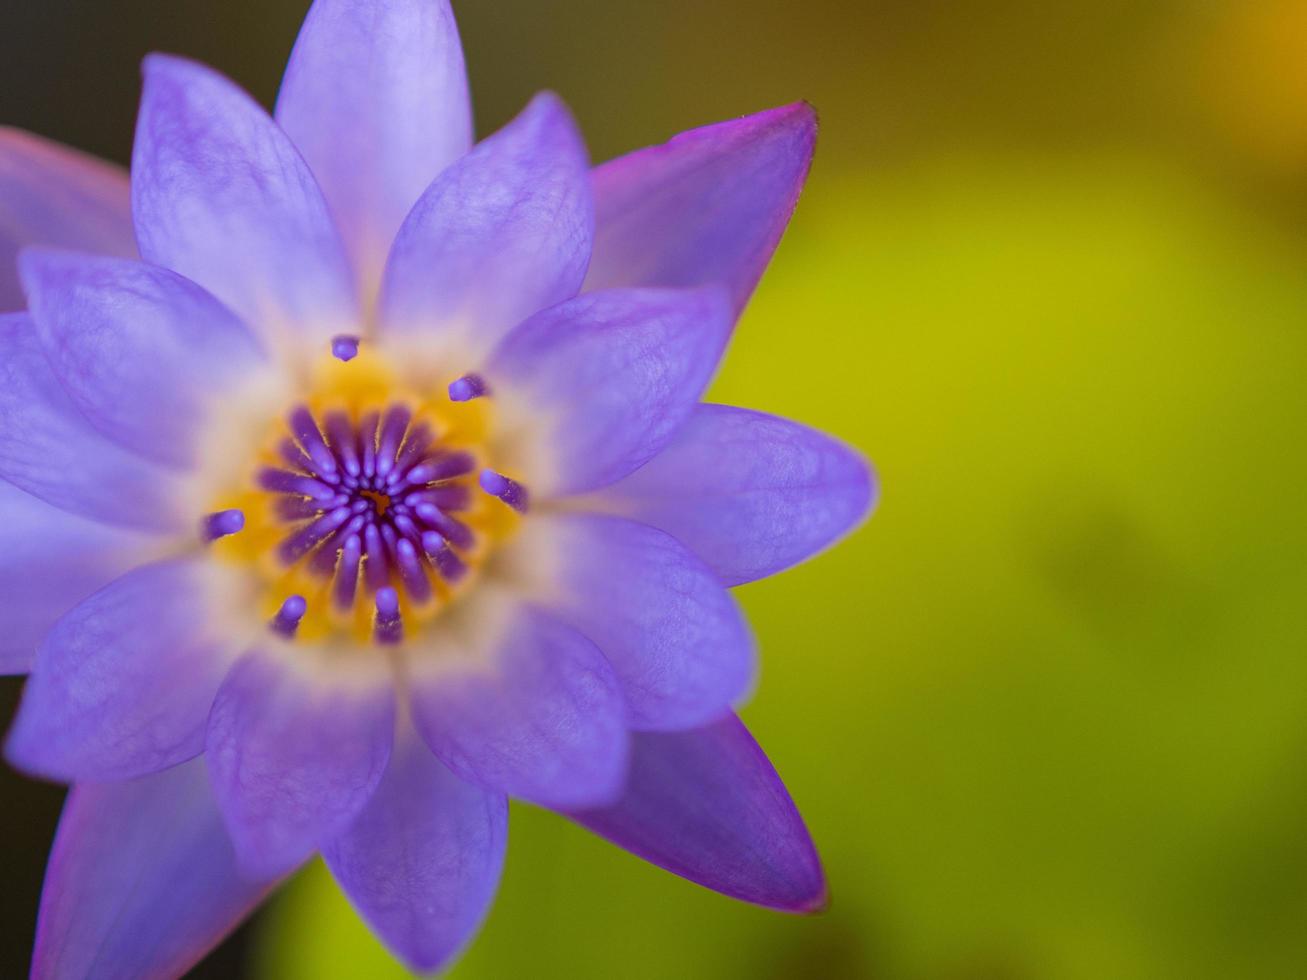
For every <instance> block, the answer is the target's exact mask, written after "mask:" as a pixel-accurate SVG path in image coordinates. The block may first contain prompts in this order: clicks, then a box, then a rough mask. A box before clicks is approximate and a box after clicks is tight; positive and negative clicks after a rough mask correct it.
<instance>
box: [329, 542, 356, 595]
mask: <svg viewBox="0 0 1307 980" xmlns="http://www.w3.org/2000/svg"><path fill="white" fill-rule="evenodd" d="M362 560H363V542H362V540H360V538H359V536H358V535H357V534H351V535H350V536H349V537H348V538H346V539H345V547H344V548H342V549H341V552H340V564H339V565H337V566H336V585H335V588H334V589H333V590H332V599H333V601H334V602H335V603H336V608H337V609H341V610H349V609H352V608H353V607H354V596H355V594H356V593H357V591H358V584H359V563H360V562H361V561H362Z"/></svg>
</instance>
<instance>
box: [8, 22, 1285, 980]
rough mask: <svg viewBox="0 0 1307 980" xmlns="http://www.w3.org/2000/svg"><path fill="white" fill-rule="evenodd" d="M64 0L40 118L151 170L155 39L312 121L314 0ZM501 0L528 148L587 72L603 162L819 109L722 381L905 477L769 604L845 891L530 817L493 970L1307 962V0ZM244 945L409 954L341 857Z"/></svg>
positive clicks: (1109, 968)
mask: <svg viewBox="0 0 1307 980" xmlns="http://www.w3.org/2000/svg"><path fill="white" fill-rule="evenodd" d="M33 6H35V5H33ZM49 7H50V8H51V9H52V10H53V11H55V12H54V13H49V14H47V13H33V12H31V11H27V12H21V13H18V14H16V15H14V16H13V18H11V15H10V14H8V13H6V14H4V15H3V17H4V19H5V20H12V19H14V18H16V20H17V22H19V23H25V24H26V25H27V29H28V30H29V32H30V33H29V35H28V36H29V38H35V42H33V43H34V44H35V47H36V49H37V50H38V51H40V52H45V54H44V55H43V56H41V57H38V56H37V55H34V54H31V53H29V52H28V51H27V50H26V49H27V48H30V47H31V46H32V43H29V44H27V45H25V46H24V51H23V52H17V50H16V49H17V44H16V42H15V40H14V38H15V35H14V34H13V33H12V32H11V33H10V34H9V40H8V41H6V42H4V43H5V48H4V50H5V51H8V48H9V47H10V46H13V47H15V56H16V57H20V59H26V60H24V61H21V62H20V68H21V70H22V71H24V72H25V76H24V77H25V85H27V86H30V87H31V90H32V91H35V92H38V93H44V94H42V95H40V96H39V97H38V100H37V102H36V103H35V104H33V103H32V101H31V100H30V99H25V100H23V101H22V103H21V104H20V103H19V101H18V100H17V99H16V98H15V96H14V95H12V94H10V95H9V96H6V97H5V100H4V101H3V103H2V104H3V106H4V107H5V109H6V111H9V110H10V109H11V106H12V109H13V111H10V116H11V117H12V116H14V115H15V114H17V115H18V116H19V117H20V118H18V119H11V121H16V122H20V123H21V124H23V125H27V126H29V128H34V129H37V130H40V131H44V132H46V133H48V134H50V135H54V136H56V137H59V138H63V139H67V140H70V141H73V142H80V143H81V144H82V145H83V146H87V147H88V148H90V149H93V150H96V151H98V152H101V153H104V154H107V155H114V156H118V157H119V158H121V159H125V156H126V148H127V146H128V145H129V139H130V125H131V113H132V110H133V104H132V100H133V99H134V92H135V74H134V73H135V70H136V68H135V59H136V57H138V55H139V53H140V52H141V51H144V50H145V49H147V48H165V49H171V50H180V51H182V52H184V53H188V54H192V55H194V56H197V57H201V58H204V59H205V60H208V61H210V62H212V63H214V64H216V65H217V66H218V67H220V68H222V69H223V70H225V71H227V72H229V73H230V74H232V75H234V76H235V77H237V78H238V79H240V80H241V81H242V82H244V83H245V84H247V85H248V86H250V88H251V89H252V90H253V91H254V92H255V93H256V94H257V95H258V96H259V97H260V98H261V99H262V100H264V102H265V103H267V102H270V100H271V98H272V96H273V94H274V93H275V88H276V82H277V78H278V77H279V74H280V69H281V65H282V63H283V62H284V58H285V56H286V54H287V53H288V52H289V49H290V45H291V43H292V41H293V39H294V32H295V28H296V26H297V24H298V21H299V19H300V17H301V16H302V14H303V11H304V10H305V9H306V7H307V3H306V2H304V0H226V2H225V3H223V4H221V5H220V4H217V3H199V2H192V3H186V4H172V3H167V4H165V3H161V2H156V3H139V4H133V3H125V4H122V5H121V7H120V6H119V5H117V4H114V5H103V7H102V6H101V5H99V4H95V5H92V4H91V3H89V0H87V2H83V3H81V4H71V3H68V2H66V0H53V2H51V3H50V4H49ZM109 7H113V8H114V9H115V10H117V14H116V15H114V14H111V13H110V12H108V11H107V10H106V9H105V8H109ZM122 8H132V10H131V11H130V12H129V13H126V14H125V13H124V11H123V9H122ZM136 8H139V10H137V9H136ZM455 8H456V12H457V13H458V15H459V19H460V23H461V25H462V29H463V35H464V42H465V46H466V49H467V57H468V62H469V67H470V71H471V75H472V80H473V85H474V93H475V97H476V105H477V113H478V122H479V129H480V130H481V131H482V132H487V131H489V130H491V129H493V128H494V127H496V126H498V125H499V124H501V123H502V122H503V121H505V120H506V119H507V118H508V117H509V116H510V115H511V114H512V113H513V112H514V111H516V109H517V108H518V107H520V105H521V104H522V103H523V102H524V101H525V100H526V99H527V97H528V96H529V95H530V94H531V92H532V91H534V90H535V89H538V88H543V87H550V88H554V89H556V90H558V91H559V92H560V93H561V94H562V95H563V96H564V97H565V98H566V99H567V100H568V102H569V103H570V104H571V105H572V106H573V108H574V109H575V111H576V113H577V115H578V117H579V119H580V121H581V123H582V126H583V128H584V129H585V130H586V132H587V134H588V136H589V137H590V140H591V147H592V150H593V151H594V154H595V156H596V158H597V159H605V158H607V157H610V156H613V155H616V154H618V153H621V152H624V151H626V150H629V149H632V148H635V147H637V146H641V145H644V144H648V143H652V142H657V141H661V140H663V139H665V138H667V137H668V136H670V135H671V134H672V133H674V132H676V131H677V130H680V129H685V128H689V127H692V126H695V125H700V124H704V123H708V122H712V121H715V120H717V119H720V118H726V117H730V116H734V115H740V114H743V113H746V112H749V111H753V110H756V109H761V108H765V107H768V106H771V105H775V104H778V103H782V102H787V101H791V100H794V99H797V98H806V99H808V100H810V101H812V102H813V103H815V104H816V106H817V107H818V109H819V110H820V112H821V118H822V134H821V139H820V142H819V148H818V157H817V165H816V167H815V169H814V171H813V174H812V177H811V180H810V182H809V185H808V190H807V192H806V193H805V196H804V198H803V201H802V202H801V204H800V207H799V210H798V213H797V215H796V218H795V221H794V223H793V224H792V226H791V229H790V232H789V234H788V236H787V238H786V240H785V242H784V244H783V245H782V247H781V249H780V251H779V252H778V254H777V256H776V259H775V261H774V263H773V266H772V268H771V270H770V272H769V273H768V275H767V277H766V278H765V280H764V281H763V284H762V286H761V288H760V289H759V291H758V293H757V295H756V296H755V298H754V301H753V303H752V305H751V307H750V308H749V310H748V312H747V313H746V315H745V318H744V320H743V322H742V324H741V326H740V328H739V331H738V333H737V334H736V337H735V341H734V343H733V346H732V349H731V351H730V353H729V355H728V359H727V362H726V366H725V368H724V370H723V372H722V374H721V376H720V378H719V380H718V382H717V383H716V386H715V388H714V390H713V393H712V395H713V398H714V399H715V400H720V401H726V402H732V403H738V404H743V405H747V406H750V407H755V408H759V409H764V410H767V411H771V412H776V413H779V414H782V415H787V416H790V417H792V418H795V419H798V420H801V421H804V422H807V423H809V424H812V425H815V426H817V427H819V428H823V429H826V430H828V431H831V432H833V433H835V434H837V435H839V436H841V437H842V438H844V439H846V440H848V441H850V442H852V443H854V444H855V445H857V446H859V447H861V448H862V449H863V450H864V451H865V452H866V453H867V454H868V455H869V456H870V457H871V458H872V459H873V460H874V461H875V463H876V464H877V467H878V469H879V471H880V474H881V477H882V480H883V484H884V495H883V501H882V504H881V507H880V509H879V511H878V512H877V513H876V515H875V516H874V517H873V519H872V520H871V521H870V523H869V524H868V525H867V526H866V527H865V528H864V529H862V530H861V531H859V532H858V533H857V534H856V535H855V536H854V537H852V538H851V539H850V540H849V541H847V542H845V543H844V544H843V545H841V546H840V547H839V548H837V549H836V550H834V551H832V552H830V553H828V554H826V555H823V556H821V557H819V558H818V559H816V560H814V561H812V562H811V563H809V564H808V565H805V566H803V567H801V568H799V569H796V570H794V571H791V572H789V573H787V574H784V575H782V576H780V577H778V578H775V579H773V580H770V581H766V582H761V583H758V584H755V585H751V586H748V587H746V588H745V589H743V590H742V598H743V601H744V603H745V605H746V606H747V609H748V612H749V614H750V616H751V618H752V622H753V624H754V626H755V628H756V630H757V633H758V636H759V639H760V643H761V647H762V651H763V673H762V679H761V684H760V686H759V689H758V691H757V694H756V696H755V697H754V698H753V699H752V701H751V702H750V703H749V704H748V705H747V706H746V707H745V708H744V710H743V715H744V717H745V719H746V720H747V721H748V722H749V724H750V725H751V726H752V727H753V729H754V730H755V732H756V733H757V735H758V737H759V739H760V741H761V742H762V743H763V745H764V747H765V748H766V749H767V750H768V752H769V754H770V755H771V757H772V759H773V761H774V762H775V763H776V765H777V767H778V769H779V770H780V772H781V773H782V775H783V776H784V777H785V779H786V781H787V783H788V784H789V786H790V788H791V790H792V792H793V794H794V796H795V798H796V800H797V801H798V803H799V805H800V808H801V809H802V810H803V812H804V814H805V816H806V817H807V819H808V821H809V823H810V826H811V828H812V831H813V833H814V835H815V837H816V839H817V842H818V846H819V848H820V849H821V852H822V854H823V857H824V860H825V862H826V866H827V871H828V874H829V876H830V879H831V883H832V890H833V894H834V904H833V907H832V908H831V910H830V911H829V912H828V913H827V914H825V915H823V916H820V917H816V918H807V919H804V918H787V917H784V916H781V915H778V914H775V913H771V912H766V911H762V910H758V909H754V908H750V907H745V906H741V905H736V904H734V903H732V902H730V901H729V900H727V899H725V898H721V897H719V896H716V895H714V894H711V893H708V892H705V891H701V890H699V889H697V888H696V887H694V886H692V885H690V884H687V883H685V882H683V881H681V880H680V879H677V878H674V877H672V876H670V875H668V874H666V873H664V872H662V871H659V870H657V869H655V868H652V867H650V866H646V865H643V864H642V863H641V862H639V861H638V860H636V859H635V858H633V857H631V856H629V855H627V854H625V853H624V852H621V851H618V850H616V849H615V848H612V847H611V846H609V845H607V844H605V843H603V842H601V841H599V840H597V839H595V838H592V837H590V836H588V835H587V834H586V833H585V832H584V831H582V830H580V829H578V828H576V827H574V826H572V825H570V824H568V823H566V822H565V821H563V820H561V819H559V818H557V817H555V816H553V815H551V814H548V813H544V812H540V811H536V810H533V809H531V808H529V807H525V806H519V807H516V809H515V811H514V813H513V821H512V832H511V838H510V846H509V860H508V867H507V872H506V874H505V878H504V882H503V886H502V889H501V893H500V896H499V899H498V902H497V904H496V906H495V908H494V910H493V912H492V913H491V916H490V919H489V921H488V924H487V926H486V928H485V930H484V931H483V933H482V934H481V936H480V937H479V938H478V939H477V940H476V941H475V943H474V945H473V946H472V947H471V948H470V950H469V951H468V953H467V954H466V956H465V957H464V958H463V959H462V960H461V961H460V962H459V964H458V965H457V966H456V967H455V968H454V969H453V971H452V976H453V977H455V978H457V980H490V978H495V980H501V978H508V977H532V978H554V977H558V978H577V980H581V978H610V977H621V978H632V980H638V978H650V980H652V978H667V977H685V978H691V980H697V978H705V980H719V978H720V980H728V978H749V980H772V978H775V980H782V978H791V977H809V976H811V977H821V978H826V977H831V978H877V980H917V978H922V980H1103V978H1121V980H1134V978H1139V980H1145V978H1147V980H1152V978H1169V977H1177V978H1207V977H1212V978H1223V980H1224V978H1244V977H1247V978H1280V977H1284V978H1297V977H1302V976H1307V563H1305V562H1304V554H1307V550H1305V546H1307V516H1305V515H1304V510H1305V506H1304V505H1305V503H1307V493H1305V492H1304V486H1305V485H1307V446H1305V443H1307V334H1305V331H1307V4H1304V3H1303V0H1042V2H1040V0H804V2H793V0H790V2H785V0H711V2H705V0H698V2H692V0H659V2H656V3H655V2H651V0H569V2H567V3H565V4H564V3H540V2H538V0H494V2H491V0H455ZM124 16H126V17H128V18H129V19H128V21H126V22H125V21H124V20H123V17H124ZM25 18H26V20H25ZM105 37H108V38H110V41H111V43H108V44H105V43H104V38H105ZM138 49H140V50H139V51H138ZM10 70H14V71H16V70H18V69H12V68H11V69H10ZM6 77H8V76H7V75H6ZM106 84H107V85H109V86H110V87H109V89H108V91H110V92H112V93H113V97H114V99H115V100H116V101H115V102H114V105H113V108H112V111H110V112H106V113H100V112H99V109H98V107H99V106H100V105H101V104H103V102H104V100H105V98H106V96H105V95H104V92H105V90H106V89H105V86H106ZM41 100H44V101H41ZM120 102H121V103H122V104H119V103H120ZM88 105H93V106H95V107H96V109H95V110H94V112H95V116H96V118H94V119H90V118H84V117H85V116H87V114H88V110H87V109H86V106H88ZM241 950H242V952H241V958H242V961H243V962H244V963H245V967H244V969H245V970H246V971H248V975H250V976H254V977H259V978H264V980H300V978H303V980H331V978H361V977H367V978H374V977H375V978H385V977H399V976H403V975H404V974H403V971H402V970H401V969H400V968H399V967H398V966H397V965H396V964H395V963H394V961H393V960H391V959H390V958H389V957H388V956H387V954H385V953H384V952H383V951H382V950H381V947H380V946H379V945H378V944H377V943H376V942H375V941H374V940H372V939H371V938H370V937H369V935H368V933H367V931H366V929H365V927H364V926H363V925H362V924H361V923H360V922H359V921H358V920H357V919H356V918H355V917H354V915H353V913H352V912H350V911H349V910H348V909H347V907H346V905H345V902H344V900H343V898H342V897H341V896H340V894H339V893H338V891H337V890H336V889H335V887H334V885H332V884H331V882H330V879H329V876H328V875H327V874H326V872H325V871H324V870H323V869H322V868H321V867H320V866H316V867H313V868H311V869H309V871H308V872H307V873H305V874H303V875H302V876H301V877H300V878H299V879H298V880H297V881H296V882H295V883H294V884H293V885H292V886H291V887H290V888H289V889H288V890H286V891H285V892H284V894H283V895H282V897H281V898H279V899H278V900H277V901H276V902H275V903H274V904H273V905H272V906H271V907H270V908H269V910H268V911H267V912H266V913H265V914H264V915H263V916H262V917H261V918H260V919H258V920H257V921H256V923H255V925H254V926H253V928H252V931H250V932H248V933H246V934H245V936H244V945H243V946H242V947H241Z"/></svg>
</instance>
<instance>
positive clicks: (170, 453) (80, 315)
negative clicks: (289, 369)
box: [20, 249, 261, 466]
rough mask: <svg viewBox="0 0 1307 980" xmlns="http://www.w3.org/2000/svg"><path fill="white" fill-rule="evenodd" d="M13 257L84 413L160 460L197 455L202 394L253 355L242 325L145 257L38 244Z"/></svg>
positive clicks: (184, 461)
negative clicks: (134, 259)
mask: <svg viewBox="0 0 1307 980" xmlns="http://www.w3.org/2000/svg"><path fill="white" fill-rule="evenodd" d="M20 265H21V270H22V278H23V284H24V286H25V287H26V289H27V296H28V302H29V304H30V310H29V312H30V315H31V317H32V319H33V321H35V323H36V326H37V331H38V332H39V333H40V336H41V342H42V346H43V347H44V349H45V354H46V358H47V360H48V361H49V362H50V367H51V369H52V370H53V371H54V373H55V375H56V376H57V377H58V378H59V380H60V382H61V383H62V384H63V387H64V390H65V391H66V392H67V393H68V396H69V398H71V399H72V400H73V402H74V403H75V404H76V405H77V407H78V408H80V409H81V410H82V414H83V415H85V416H86V418H87V420H88V421H89V422H90V423H91V424H92V425H94V426H95V427H96V428H97V429H99V430H100V431H101V432H103V433H105V435H107V436H109V437H110V438H111V439H113V440H115V441H116V442H119V443H122V444H123V445H125V446H127V447H128V448H130V449H134V450H135V451H136V452H138V453H140V454H141V455H143V456H148V457H149V458H151V459H153V460H156V461H158V462H160V463H164V464H170V465H181V466H186V465H188V464H191V463H193V462H195V459H194V449H195V446H194V441H195V438H194V437H195V434H196V429H197V427H198V425H199V424H200V423H201V422H202V421H203V419H204V417H205V408H206V407H208V402H209V400H210V399H212V397H213V396H214V395H215V394H221V393H223V392H227V393H230V390H231V388H232V386H233V385H234V384H235V383H237V382H238V381H240V380H242V379H243V378H246V377H247V376H248V375H249V373H250V372H251V371H252V370H253V369H254V368H256V367H257V365H258V364H259V362H260V360H261V358H260V353H259V347H258V344H257V342H256V341H255V340H254V337H253V336H252V335H251V334H250V332H249V330H248V329H247V328H246V327H245V325H244V324H243V323H241V322H240V320H238V319H237V318H236V316H235V315H234V314H233V313H232V312H231V311H230V310H228V309H227V308H226V307H225V306H223V305H222V304H221V303H219V302H218V301H217V300H216V299H214V298H213V297H212V296H211V295H209V294H208V293H207V292H205V291H204V290H203V289H201V288H200V287H199V286H197V285H195V283H193V282H191V281H190V280H188V279H184V278H182V277H181V276H179V275H177V274H176V273H175V272H169V271H168V270H167V269H162V268H160V267H158V266H152V265H146V264H145V263H143V262H132V261H128V260H125V259H114V258H101V257H98V256H88V255H78V254H76V253H73V252H56V251H48V250H46V249H36V250H30V251H27V252H24V253H23V255H22V258H21V259H20Z"/></svg>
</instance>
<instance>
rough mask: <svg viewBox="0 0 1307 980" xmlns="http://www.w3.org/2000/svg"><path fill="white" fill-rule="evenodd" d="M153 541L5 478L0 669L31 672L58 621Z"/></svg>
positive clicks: (0, 515)
mask: <svg viewBox="0 0 1307 980" xmlns="http://www.w3.org/2000/svg"><path fill="white" fill-rule="evenodd" d="M153 546H154V542H153V541H152V539H151V538H150V537H147V536H145V535H141V534H135V533H133V532H131V531H124V530H121V529H119V528H113V527H108V526H106V525H104V524H97V523H95V522H94V521H88V520H85V519H84V518H81V517H74V516H73V515H72V514H69V513H67V512H66V511H62V510H59V509H58V508H55V507H51V506H50V505H49V504H47V503H45V502H44V501H42V500H38V499H37V498H36V497H33V496H32V495H31V494H30V493H27V492H26V491H24V490H19V489H18V488H17V487H16V486H14V485H13V484H10V483H6V482H5V481H3V480H0V596H4V601H3V602H0V674H25V673H27V671H28V670H29V669H30V668H31V663H32V659H33V658H34V657H35V655H36V648H37V646H38V645H39V644H40V642H41V638H42V637H43V636H45V634H46V632H47V631H48V630H49V629H50V627H51V626H53V625H54V623H55V621H56V620H58V619H59V617H60V616H62V615H63V614H64V613H66V612H67V611H68V610H69V609H71V608H72V607H73V606H75V605H76V604H77V603H78V602H80V601H81V600H82V599H85V598H86V597H87V596H88V595H90V594H91V593H92V592H94V591H95V590H96V589H98V588H100V587H102V586H103V585H105V584H107V583H108V582H110V581H111V580H113V579H114V578H116V577H117V576H119V575H121V574H122V573H123V572H125V571H126V570H127V569H129V568H131V567H133V566H134V565H137V564H139V563H140V562H142V561H143V560H144V559H145V556H146V555H147V554H148V553H149V550H150V549H151V548H152V547H153Z"/></svg>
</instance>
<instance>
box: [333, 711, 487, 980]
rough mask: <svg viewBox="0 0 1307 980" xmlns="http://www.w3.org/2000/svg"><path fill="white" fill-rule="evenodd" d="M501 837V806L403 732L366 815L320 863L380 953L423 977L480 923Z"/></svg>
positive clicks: (485, 910)
mask: <svg viewBox="0 0 1307 980" xmlns="http://www.w3.org/2000/svg"><path fill="white" fill-rule="evenodd" d="M507 837H508V800H507V799H506V798H505V797H504V796H503V795H502V794H500V793H491V792H487V791H486V790H484V789H481V788H479V787H476V786H473V785H472V784H471V783H467V782H464V781H463V780H461V779H459V778H458V777H457V776H455V775H454V774H453V773H451V772H450V771H449V770H448V769H446V768H445V767H444V766H443V765H441V763H440V760H438V759H437V758H436V757H435V756H434V755H432V754H431V750H430V749H428V748H427V747H426V746H425V745H424V744H423V743H422V741H421V740H420V739H418V738H417V737H416V735H414V734H413V733H411V732H409V733H406V737H404V738H401V739H400V740H399V741H398V742H397V743H396V745H395V751H394V753H393V754H392V755H391V757H390V765H389V767H388V768H387V769H386V775H385V776H384V777H382V780H381V783H380V785H378V786H377V791H376V793H374V794H373V796H372V799H371V800H369V801H368V805H367V806H365V807H364V808H363V811H362V812H361V813H360V814H359V815H358V818H357V819H356V820H355V821H354V823H353V824H351V825H350V827H349V829H348V830H346V831H345V832H344V833H343V834H341V835H340V836H339V837H337V838H336V840H335V841H333V842H332V843H331V844H329V845H328V846H327V847H326V848H324V849H323V857H324V858H326V861H327V866H328V867H330V868H331V872H332V874H334V875H335V876H336V880H337V881H339V882H340V884H341V887H342V888H344V890H345V893H346V894H347V895H349V897H350V901H352V902H353V903H354V906H355V907H356V908H357V909H358V910H359V913H360V914H361V915H362V916H363V917H364V918H365V919H366V920H367V921H368V923H369V924H370V925H371V926H372V928H373V929H374V930H375V931H376V932H377V934H378V935H379V936H380V937H381V939H382V940H383V941H384V942H385V943H386V945H388V946H389V947H390V948H391V949H392V950H394V952H395V953H396V955H398V956H399V957H400V958H402V959H403V960H404V962H405V963H407V964H408V965H409V966H410V967H411V968H412V969H413V970H415V971H418V972H422V973H426V972H429V971H432V970H436V969H438V968H439V967H440V966H442V965H443V964H445V963H447V962H448V961H449V960H450V958H451V957H453V956H454V955H455V953H457V952H458V950H459V949H460V948H461V947H462V946H463V944H464V943H466V942H467V940H468V939H469V938H470V937H471V936H472V934H473V933H475V932H476V930H477V928H478V927H479V926H480V924H481V922H482V920H483V919H484V918H485V915H486V912H487V911H488V910H489V908H490V902H491V899H493V898H494V894H495V889H496V888H497V887H498V885H499V875H500V872H501V870H502V869H503V866H504V848H505V845H506V843H507Z"/></svg>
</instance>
